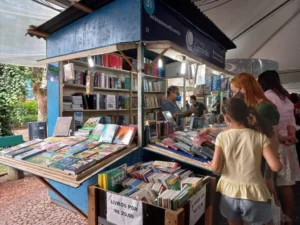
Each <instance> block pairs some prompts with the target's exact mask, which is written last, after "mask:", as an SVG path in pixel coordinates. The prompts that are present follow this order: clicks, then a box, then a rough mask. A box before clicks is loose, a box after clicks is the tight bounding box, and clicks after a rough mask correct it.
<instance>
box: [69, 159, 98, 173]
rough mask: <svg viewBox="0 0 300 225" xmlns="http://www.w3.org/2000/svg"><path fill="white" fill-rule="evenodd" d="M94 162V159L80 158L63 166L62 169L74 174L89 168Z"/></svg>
mask: <svg viewBox="0 0 300 225" xmlns="http://www.w3.org/2000/svg"><path fill="white" fill-rule="evenodd" d="M94 164H96V160H94V159H80V160H78V161H76V162H75V163H73V164H71V165H69V166H67V167H65V168H64V170H63V171H64V172H65V173H68V174H71V175H76V174H79V173H81V172H83V171H84V170H86V169H88V168H90V167H91V166H93V165H94Z"/></svg>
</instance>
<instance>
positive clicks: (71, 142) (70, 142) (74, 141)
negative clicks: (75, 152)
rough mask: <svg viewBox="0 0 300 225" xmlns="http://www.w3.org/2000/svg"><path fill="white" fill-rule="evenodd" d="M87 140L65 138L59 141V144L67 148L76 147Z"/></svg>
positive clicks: (84, 138) (83, 138) (82, 138)
mask: <svg viewBox="0 0 300 225" xmlns="http://www.w3.org/2000/svg"><path fill="white" fill-rule="evenodd" d="M85 140H87V138H86V137H67V138H64V139H62V140H61V141H60V143H61V144H66V145H68V146H73V145H76V144H78V143H80V142H83V141H85Z"/></svg>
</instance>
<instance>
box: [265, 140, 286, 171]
mask: <svg viewBox="0 0 300 225" xmlns="http://www.w3.org/2000/svg"><path fill="white" fill-rule="evenodd" d="M263 156H264V158H265V159H266V161H267V163H268V165H269V167H270V169H271V170H272V171H274V172H279V171H280V170H281V169H282V164H281V162H280V159H279V156H278V154H277V153H275V152H274V150H273V149H272V147H271V145H267V146H265V147H264V148H263Z"/></svg>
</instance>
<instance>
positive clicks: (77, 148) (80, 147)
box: [60, 144, 88, 155]
mask: <svg viewBox="0 0 300 225" xmlns="http://www.w3.org/2000/svg"><path fill="white" fill-rule="evenodd" d="M85 150H88V146H87V145H81V144H78V145H75V146H73V147H70V148H69V150H68V151H67V152H66V153H65V154H66V155H76V154H78V153H80V152H83V151H85ZM60 154H62V153H61V152H60Z"/></svg>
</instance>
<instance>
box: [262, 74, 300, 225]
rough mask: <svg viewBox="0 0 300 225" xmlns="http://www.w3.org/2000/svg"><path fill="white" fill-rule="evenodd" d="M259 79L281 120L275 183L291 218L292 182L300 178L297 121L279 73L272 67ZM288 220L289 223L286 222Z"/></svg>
mask: <svg viewBox="0 0 300 225" xmlns="http://www.w3.org/2000/svg"><path fill="white" fill-rule="evenodd" d="M258 82H259V84H260V86H261V88H262V89H263V91H264V92H265V95H266V97H267V98H268V99H269V100H270V101H272V102H273V104H274V105H276V107H277V109H278V111H279V113H280V120H279V124H278V131H279V132H278V137H279V143H280V144H279V149H278V152H279V155H280V160H281V163H282V164H283V169H282V171H280V172H279V173H278V176H277V179H276V185H277V189H278V196H279V199H280V202H281V205H282V211H283V213H284V214H285V215H287V216H288V217H289V218H292V213H293V210H292V209H293V205H294V195H293V185H295V184H296V182H297V181H300V168H299V163H298V160H297V152H296V146H295V144H296V142H297V139H296V122H295V117H294V105H293V103H292V102H291V101H290V100H289V93H288V92H287V91H286V90H285V89H284V88H283V87H282V85H281V83H280V78H279V74H278V73H277V72H276V71H275V70H268V71H265V72H263V73H262V74H260V75H259V77H258ZM288 224H290V223H288Z"/></svg>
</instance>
